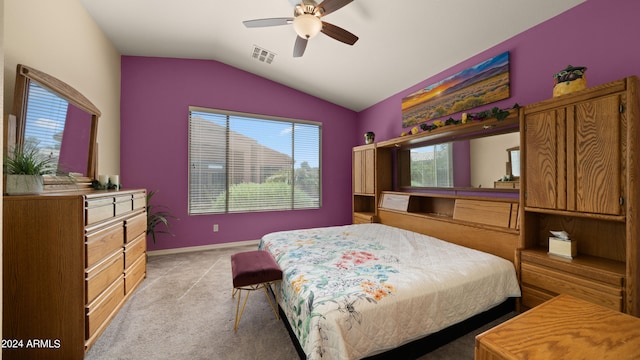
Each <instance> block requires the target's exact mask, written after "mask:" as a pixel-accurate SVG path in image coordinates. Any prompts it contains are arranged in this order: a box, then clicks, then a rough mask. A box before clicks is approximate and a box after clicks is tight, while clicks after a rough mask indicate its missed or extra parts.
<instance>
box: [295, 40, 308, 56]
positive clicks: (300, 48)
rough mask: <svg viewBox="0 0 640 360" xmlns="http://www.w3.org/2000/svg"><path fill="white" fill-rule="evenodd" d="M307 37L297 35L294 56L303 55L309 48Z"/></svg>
mask: <svg viewBox="0 0 640 360" xmlns="http://www.w3.org/2000/svg"><path fill="white" fill-rule="evenodd" d="M307 42H308V41H307V39H303V38H301V37H300V36H296V44H295V45H294V46H293V57H301V56H302V54H304V50H305V49H306V48H307Z"/></svg>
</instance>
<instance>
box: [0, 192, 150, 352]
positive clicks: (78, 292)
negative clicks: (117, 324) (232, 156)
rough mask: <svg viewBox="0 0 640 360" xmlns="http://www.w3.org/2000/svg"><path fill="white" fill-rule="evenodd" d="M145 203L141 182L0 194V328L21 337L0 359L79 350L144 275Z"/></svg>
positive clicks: (86, 346) (5, 334)
mask: <svg viewBox="0 0 640 360" xmlns="http://www.w3.org/2000/svg"><path fill="white" fill-rule="evenodd" d="M145 205H146V203H145V190H126V191H92V190H85V191H77V192H69V191H67V192H61V193H55V192H52V193H48V194H46V195H40V196H5V197H4V198H3V235H2V237H3V242H4V244H3V260H2V265H3V270H2V273H3V316H2V321H3V329H2V336H3V339H5V340H7V339H13V340H16V341H20V340H22V341H23V346H22V347H21V348H3V351H2V357H3V358H4V359H36V358H37V359H45V358H46V359H82V358H83V357H84V354H85V352H86V351H87V350H88V349H89V348H90V347H91V345H92V344H93V343H94V342H95V341H96V340H97V338H98V337H99V336H100V334H101V333H102V332H103V331H104V329H105V328H106V327H107V325H108V324H109V322H110V320H111V319H112V318H113V317H114V316H115V315H116V314H117V313H118V310H119V309H120V308H121V307H122V305H123V304H124V303H125V302H126V301H127V300H128V299H129V297H130V296H131V294H132V293H133V291H134V290H135V289H136V287H138V285H139V284H140V283H141V281H142V280H143V279H144V277H145V276H146V227H147V219H146V206H145ZM29 340H31V341H33V340H42V341H43V343H42V344H41V345H38V346H32V347H28V346H27V341H29Z"/></svg>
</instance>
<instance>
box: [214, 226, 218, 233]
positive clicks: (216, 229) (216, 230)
mask: <svg viewBox="0 0 640 360" xmlns="http://www.w3.org/2000/svg"><path fill="white" fill-rule="evenodd" d="M213 232H218V224H213Z"/></svg>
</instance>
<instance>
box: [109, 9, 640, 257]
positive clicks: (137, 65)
mask: <svg viewBox="0 0 640 360" xmlns="http://www.w3.org/2000/svg"><path fill="white" fill-rule="evenodd" d="M638 14H640V1H637V0H588V1H586V2H585V3H583V4H581V5H579V6H577V7H575V8H573V9H571V10H569V11H567V12H565V13H563V14H561V15H559V16H557V17H555V18H553V19H551V20H549V21H547V22H545V23H542V24H540V25H539V26H536V27H534V28H532V29H529V30H527V31H525V32H523V33H521V34H519V35H517V36H515V37H513V38H511V39H509V40H507V41H505V42H503V43H501V44H498V45H496V46H494V47H493V48H490V49H488V50H486V51H483V52H482V53H480V54H478V55H476V56H474V57H472V58H470V59H468V60H466V61H464V62H462V63H460V64H457V65H455V66H453V67H451V68H450V69H447V70H446V71H443V72H442V73H440V74H438V75H436V76H433V77H431V78H429V79H425V80H423V81H420V79H416V81H420V82H419V83H417V84H416V85H415V86H413V87H410V88H408V89H406V90H405V91H402V92H400V93H398V94H396V95H394V96H391V97H390V98H388V99H386V100H383V101H381V102H380V103H378V104H376V105H373V106H371V107H370V108H368V109H366V110H364V111H362V112H360V113H357V114H356V113H354V112H352V111H350V110H347V109H344V108H342V107H339V106H336V105H332V104H330V103H327V102H325V101H322V100H319V99H317V98H314V97H311V96H309V95H305V94H303V93H300V92H298V91H295V90H292V89H290V88H288V87H285V86H283V85H279V84H276V83H274V82H271V81H269V80H265V79H263V78H260V77H257V76H254V75H251V74H248V73H246V72H244V71H241V70H238V69H236V68H232V67H229V66H226V65H223V64H220V63H217V62H214V61H201V60H180V59H163V58H144V57H126V56H125V57H123V58H122V94H121V96H122V100H121V162H120V164H121V165H120V167H121V179H122V180H121V181H122V182H123V183H124V185H125V186H126V187H128V188H132V187H144V188H146V189H148V190H159V193H158V195H157V196H156V198H157V199H155V200H156V201H157V203H159V204H164V205H167V206H169V207H170V208H171V209H172V210H173V212H174V213H175V214H176V215H177V216H178V217H179V218H180V221H176V222H174V225H173V227H172V230H173V232H174V233H175V234H176V236H175V237H174V238H172V237H169V236H162V235H161V236H160V238H159V241H158V243H157V244H153V243H149V249H150V250H156V249H165V248H179V247H188V246H197V245H207V244H216V243H226V242H234V241H243V240H255V239H259V238H260V237H261V236H262V235H263V234H265V233H268V232H270V231H276V230H283V229H293V228H304V227H313V226H325V225H338V224H344V223H348V222H350V220H351V213H350V211H351V148H352V147H353V146H355V145H359V144H361V143H362V134H363V133H364V132H366V131H374V132H375V133H376V140H377V141H381V140H387V139H389V138H393V137H396V136H398V135H399V134H400V132H402V131H403V129H402V127H401V111H400V106H401V102H402V98H403V97H404V96H406V95H408V94H410V93H412V92H414V91H416V90H418V89H420V88H422V87H424V86H427V85H429V84H432V83H433V82H436V81H439V80H442V79H443V78H446V77H448V76H451V75H453V74H455V73H457V72H459V71H461V70H463V69H465V68H467V67H469V66H473V65H475V64H477V63H479V62H481V61H484V60H486V59H488V58H490V57H492V56H495V55H496V54H499V53H501V52H504V51H509V52H510V61H511V98H509V99H507V100H503V101H501V102H497V103H494V104H490V105H488V106H487V107H485V108H479V109H474V110H472V112H476V111H481V110H484V109H486V108H490V107H493V106H498V107H501V108H506V107H511V106H513V104H514V103H516V102H517V103H519V104H520V105H526V104H531V103H534V102H537V101H540V100H544V99H548V98H550V97H551V95H552V88H553V74H554V73H556V72H558V71H559V70H561V69H563V68H565V67H566V66H567V65H569V64H571V65H574V66H579V65H580V66H587V67H588V70H587V73H586V74H587V83H588V86H594V85H598V84H603V83H606V82H609V81H613V80H617V79H620V78H623V77H625V76H629V75H640V47H638V46H636V43H637V41H636V39H635V38H636V37H637V36H638V35H640V22H639V21H637V19H636V18H637V15H638ZM496 26H499V25H496ZM189 105H196V106H203V107H212V108H220V109H227V110H235V111H241V112H248V113H258V114H260V113H261V114H266V115H273V116H282V117H290V118H300V119H306V120H314V121H321V122H323V125H324V126H323V153H322V159H323V162H322V166H323V178H322V184H323V188H322V190H323V207H322V209H320V210H308V211H287V212H266V213H248V214H231V215H200V216H187V191H188V190H187V162H186V159H187V130H188V126H187V112H188V106H189ZM453 116H454V117H456V118H458V117H459V115H457V114H454V115H453ZM213 224H219V225H220V231H219V232H218V233H213V232H212V230H211V228H212V225H213Z"/></svg>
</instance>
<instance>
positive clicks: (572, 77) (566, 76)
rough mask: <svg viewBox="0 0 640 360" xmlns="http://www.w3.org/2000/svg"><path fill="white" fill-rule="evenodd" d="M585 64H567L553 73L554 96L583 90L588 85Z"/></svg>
mask: <svg viewBox="0 0 640 360" xmlns="http://www.w3.org/2000/svg"><path fill="white" fill-rule="evenodd" d="M585 71H587V68H586V67H584V66H571V65H569V66H567V68H566V69H564V70H562V71H560V72H557V73H556V74H555V75H553V80H554V81H553V83H554V86H553V97H556V96H560V95H564V94H569V93H572V92H574V91H578V90H583V89H585V88H586V87H587V78H586V76H585Z"/></svg>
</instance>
